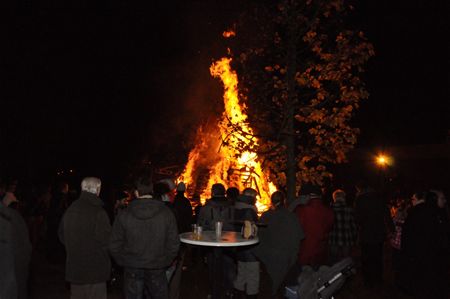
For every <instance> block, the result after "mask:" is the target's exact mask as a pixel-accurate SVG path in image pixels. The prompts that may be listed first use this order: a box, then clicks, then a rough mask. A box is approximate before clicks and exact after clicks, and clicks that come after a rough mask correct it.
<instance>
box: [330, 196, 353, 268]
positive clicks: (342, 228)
mask: <svg viewBox="0 0 450 299" xmlns="http://www.w3.org/2000/svg"><path fill="white" fill-rule="evenodd" d="M345 196H346V194H345V192H344V191H343V190H341V189H337V190H335V191H334V192H333V194H332V198H333V204H332V205H331V208H332V209H333V213H334V224H333V228H332V229H331V231H330V235H329V238H328V245H329V246H330V260H331V263H332V264H334V263H336V262H338V261H339V260H341V259H343V258H346V257H349V256H350V252H351V249H352V247H353V245H354V244H355V242H356V238H357V230H356V223H355V218H354V214H353V209H352V208H350V207H348V206H347V204H346V201H345Z"/></svg>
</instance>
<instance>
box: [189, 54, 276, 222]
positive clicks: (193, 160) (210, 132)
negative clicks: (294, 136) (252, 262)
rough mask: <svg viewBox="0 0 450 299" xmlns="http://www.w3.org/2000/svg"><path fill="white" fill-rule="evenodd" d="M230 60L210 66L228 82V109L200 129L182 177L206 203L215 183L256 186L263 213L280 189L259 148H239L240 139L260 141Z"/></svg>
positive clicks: (246, 142) (226, 107)
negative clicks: (260, 157)
mask: <svg viewBox="0 0 450 299" xmlns="http://www.w3.org/2000/svg"><path fill="white" fill-rule="evenodd" d="M230 63H231V58H226V57H225V58H222V59H220V60H218V61H216V62H215V63H213V64H212V65H211V67H210V73H211V75H212V76H214V77H219V78H220V79H221V80H222V82H223V84H224V97H223V100H224V106H225V111H224V112H223V114H222V116H221V119H220V121H219V122H218V123H215V124H213V125H209V126H204V127H202V128H200V129H199V131H198V132H197V141H196V146H195V147H194V149H192V151H191V152H190V154H189V160H188V163H187V165H186V168H185V169H184V171H183V173H182V174H181V176H180V180H183V181H184V182H185V183H186V184H187V185H188V193H189V195H190V196H192V195H193V194H194V193H198V194H200V198H201V202H202V203H203V204H204V202H205V200H206V199H207V198H209V197H210V190H211V186H212V185H213V184H214V183H222V184H224V185H225V186H227V187H237V188H238V189H239V190H241V191H242V190H243V189H244V188H246V187H252V188H255V189H256V190H257V191H258V193H259V196H258V201H257V203H256V206H257V208H258V211H259V213H262V212H263V211H266V210H267V209H268V208H269V206H270V194H271V193H272V192H274V191H276V187H275V185H274V184H273V183H271V182H269V181H268V179H267V177H268V175H267V173H264V171H263V169H262V167H261V163H260V162H259V161H258V157H257V154H256V153H255V152H248V151H247V152H239V151H238V150H237V149H236V146H235V145H236V144H238V143H242V142H244V143H245V144H249V143H250V142H252V143H253V144H254V145H257V142H258V141H257V140H256V139H255V138H254V137H253V138H249V137H250V136H253V130H252V128H251V127H250V125H249V124H248V123H247V115H246V114H245V112H244V111H245V105H244V104H243V103H240V101H239V97H238V88H237V86H238V77H237V74H236V72H235V71H234V70H233V69H232V68H231V65H230ZM237 124H240V126H241V127H243V130H242V131H238V130H234V129H233V127H234V126H235V125H237ZM242 124H245V125H244V126H243V125H242ZM205 172H206V173H205ZM202 177H207V179H205V178H202Z"/></svg>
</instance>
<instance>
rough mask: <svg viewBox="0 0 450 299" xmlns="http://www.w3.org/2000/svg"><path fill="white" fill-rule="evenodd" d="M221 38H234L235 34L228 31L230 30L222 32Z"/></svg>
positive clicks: (232, 31)
mask: <svg viewBox="0 0 450 299" xmlns="http://www.w3.org/2000/svg"><path fill="white" fill-rule="evenodd" d="M222 36H223V37H225V38H230V37H233V36H236V32H234V30H232V29H230V30H227V31H224V32H223V33H222Z"/></svg>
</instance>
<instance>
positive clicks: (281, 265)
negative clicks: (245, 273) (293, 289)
mask: <svg viewBox="0 0 450 299" xmlns="http://www.w3.org/2000/svg"><path fill="white" fill-rule="evenodd" d="M270 201H271V205H272V206H271V209H270V210H268V211H267V212H264V213H263V214H262V215H261V219H260V222H261V223H262V224H263V225H262V226H261V227H260V229H259V231H258V237H259V245H258V246H257V247H256V248H255V250H254V253H255V255H256V256H257V257H258V258H259V259H260V260H261V262H262V263H263V264H264V266H265V268H266V271H267V273H268V275H269V277H270V280H271V291H272V296H275V295H276V294H277V293H280V292H281V289H282V286H283V284H284V283H285V282H289V281H290V280H293V281H295V283H297V282H296V281H297V277H298V275H297V274H298V273H299V268H298V266H297V265H298V264H297V258H298V251H299V248H300V241H301V240H303V239H304V237H305V235H304V233H303V229H302V227H301V225H300V223H299V221H298V220H297V217H296V216H295V214H294V213H292V212H290V211H289V210H288V209H287V208H286V196H285V194H284V193H283V192H281V191H276V192H274V193H272V195H271V197H270ZM291 276H292V277H291Z"/></svg>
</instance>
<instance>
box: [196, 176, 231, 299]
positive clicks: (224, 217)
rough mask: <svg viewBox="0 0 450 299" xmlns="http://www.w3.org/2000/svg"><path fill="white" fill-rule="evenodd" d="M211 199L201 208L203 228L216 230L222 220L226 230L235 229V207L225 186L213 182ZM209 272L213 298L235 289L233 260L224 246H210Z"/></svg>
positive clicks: (201, 224)
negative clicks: (226, 193)
mask: <svg viewBox="0 0 450 299" xmlns="http://www.w3.org/2000/svg"><path fill="white" fill-rule="evenodd" d="M211 195H212V197H211V199H210V200H208V202H207V203H206V205H205V206H203V207H202V208H201V210H200V215H199V217H198V224H199V225H200V226H202V227H203V230H204V231H206V230H214V229H215V223H216V222H217V221H221V222H222V223H223V230H224V231H233V230H234V229H235V227H234V223H233V221H234V207H233V205H232V204H231V203H230V202H229V201H228V200H227V198H226V197H225V187H224V186H223V185H222V184H220V183H217V184H213V185H212V187H211ZM207 263H208V274H209V279H210V285H211V298H212V299H216V298H222V297H221V296H222V295H223V294H226V295H228V293H230V294H231V293H232V291H233V281H234V274H233V272H234V269H233V266H234V264H233V260H232V259H231V257H230V256H229V255H228V254H227V252H224V250H223V249H222V248H210V249H209V252H208V253H207Z"/></svg>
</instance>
